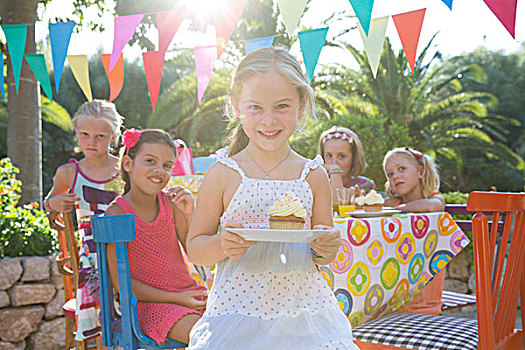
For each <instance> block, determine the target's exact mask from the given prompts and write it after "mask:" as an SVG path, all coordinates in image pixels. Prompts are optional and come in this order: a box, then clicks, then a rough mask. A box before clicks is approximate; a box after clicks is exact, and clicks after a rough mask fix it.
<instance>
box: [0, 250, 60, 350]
mask: <svg viewBox="0 0 525 350" xmlns="http://www.w3.org/2000/svg"><path fill="white" fill-rule="evenodd" d="M63 288H64V286H63V282H62V275H60V274H59V273H58V270H57V266H56V263H55V257H54V256H49V257H22V258H5V259H0V350H23V349H38V350H46V349H53V350H55V349H64V346H65V318H64V314H63V312H62V305H63V303H64V291H63Z"/></svg>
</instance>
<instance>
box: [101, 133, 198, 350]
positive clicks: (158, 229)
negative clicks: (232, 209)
mask: <svg viewBox="0 0 525 350" xmlns="http://www.w3.org/2000/svg"><path fill="white" fill-rule="evenodd" d="M122 138H123V143H124V145H125V146H126V152H125V154H124V155H123V157H122V164H121V170H122V178H123V179H124V182H125V184H126V185H125V188H124V195H123V196H122V197H117V198H116V199H115V201H114V202H113V204H111V205H110V207H109V208H108V210H107V211H106V214H105V215H119V214H133V215H134V216H135V230H136V239H135V240H134V241H132V242H129V243H128V244H127V246H128V256H129V268H130V273H131V287H132V289H133V294H134V295H135V296H136V297H137V299H138V317H139V324H140V329H141V330H142V332H143V333H144V334H145V335H147V336H149V337H150V338H152V339H153V340H155V341H156V342H157V343H159V344H162V343H164V342H165V341H166V339H167V338H172V339H175V340H178V341H182V342H184V343H187V342H188V336H189V333H190V329H191V327H192V326H193V325H194V324H195V322H197V320H198V319H199V318H200V315H201V313H202V310H203V309H204V308H205V306H206V301H205V292H204V290H205V288H204V287H199V286H197V283H196V282H195V280H194V279H192V278H191V277H190V274H189V272H188V270H187V268H186V264H185V262H184V258H183V254H182V251H181V245H182V247H183V248H185V246H186V235H187V233H188V227H189V224H190V221H191V217H192V215H193V205H194V203H193V197H192V195H191V193H190V192H189V191H187V190H185V189H184V188H182V187H175V188H173V189H171V190H170V192H169V193H167V192H164V191H163V188H164V187H165V186H166V184H167V183H168V181H169V179H170V174H171V169H172V168H173V164H174V162H175V154H176V150H175V145H174V142H173V140H172V138H171V136H170V135H169V134H168V133H166V132H164V131H162V130H151V129H148V130H143V131H138V130H134V129H131V130H126V132H124V135H123V137H122ZM179 242H180V244H179ZM108 267H109V274H110V278H111V281H112V283H113V286H115V287H116V288H117V289H118V276H117V261H116V255H115V246H114V245H108Z"/></svg>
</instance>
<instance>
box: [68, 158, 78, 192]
mask: <svg viewBox="0 0 525 350" xmlns="http://www.w3.org/2000/svg"><path fill="white" fill-rule="evenodd" d="M67 162H68V163H73V164H75V177H74V178H73V185H71V191H72V192H73V191H74V188H75V185H76V184H77V178H78V173H79V172H80V168H79V167H78V161H77V160H76V159H74V158H69V160H68V161H67Z"/></svg>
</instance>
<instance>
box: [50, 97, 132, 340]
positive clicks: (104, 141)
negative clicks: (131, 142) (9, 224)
mask: <svg viewBox="0 0 525 350" xmlns="http://www.w3.org/2000/svg"><path fill="white" fill-rule="evenodd" d="M122 121H123V117H122V116H121V115H120V114H119V113H118V112H117V110H116V108H115V105H114V104H113V103H111V102H108V101H104V100H93V101H89V102H86V103H84V104H82V105H81V106H80V107H79V109H78V111H77V112H76V113H75V116H74V117H73V127H74V130H75V136H76V138H77V142H78V147H79V148H80V151H82V153H83V154H84V157H83V158H82V159H80V160H78V161H77V160H75V159H70V160H69V162H68V163H66V164H63V165H61V166H60V167H58V169H57V170H56V174H55V178H54V180H53V188H52V189H51V191H50V192H49V194H48V195H47V198H46V200H45V201H44V208H45V209H46V211H47V212H48V218H49V222H50V225H51V227H53V228H55V229H57V230H60V227H57V226H56V225H55V223H54V220H55V218H56V217H57V215H58V213H59V212H62V213H66V212H70V211H71V210H73V209H76V217H77V223H78V228H79V230H78V235H79V240H80V246H79V258H80V259H79V278H78V289H77V294H76V310H75V316H76V320H77V330H76V338H75V339H76V340H77V341H83V340H89V339H93V338H94V339H95V340H96V344H97V349H105V347H104V346H103V345H102V338H101V337H100V322H99V313H100V299H99V297H98V272H97V255H96V250H95V242H94V241H93V234H92V232H91V217H92V216H93V215H95V214H99V213H103V212H104V211H105V210H106V208H107V207H108V205H109V203H111V201H112V200H113V199H114V198H115V197H117V195H119V194H120V193H121V191H122V189H123V183H122V180H121V178H120V172H119V167H118V162H119V159H118V157H115V156H114V155H112V154H111V153H110V145H111V143H113V142H114V141H116V140H117V138H118V136H119V134H120V126H121V125H122Z"/></svg>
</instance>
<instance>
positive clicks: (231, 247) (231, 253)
mask: <svg viewBox="0 0 525 350" xmlns="http://www.w3.org/2000/svg"><path fill="white" fill-rule="evenodd" d="M228 227H232V228H233V227H237V228H243V225H242V224H241V223H239V222H228V223H226V225H225V227H224V228H223V229H222V230H221V233H220V240H221V247H222V250H223V252H224V254H226V256H227V257H229V258H230V259H239V258H240V257H242V256H243V255H244V254H245V253H246V251H247V250H248V248H250V247H251V246H253V245H255V244H257V243H259V242H254V241H246V240H245V239H244V238H242V237H241V236H238V235H236V234H235V233H233V232H229V231H227V229H228Z"/></svg>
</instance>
